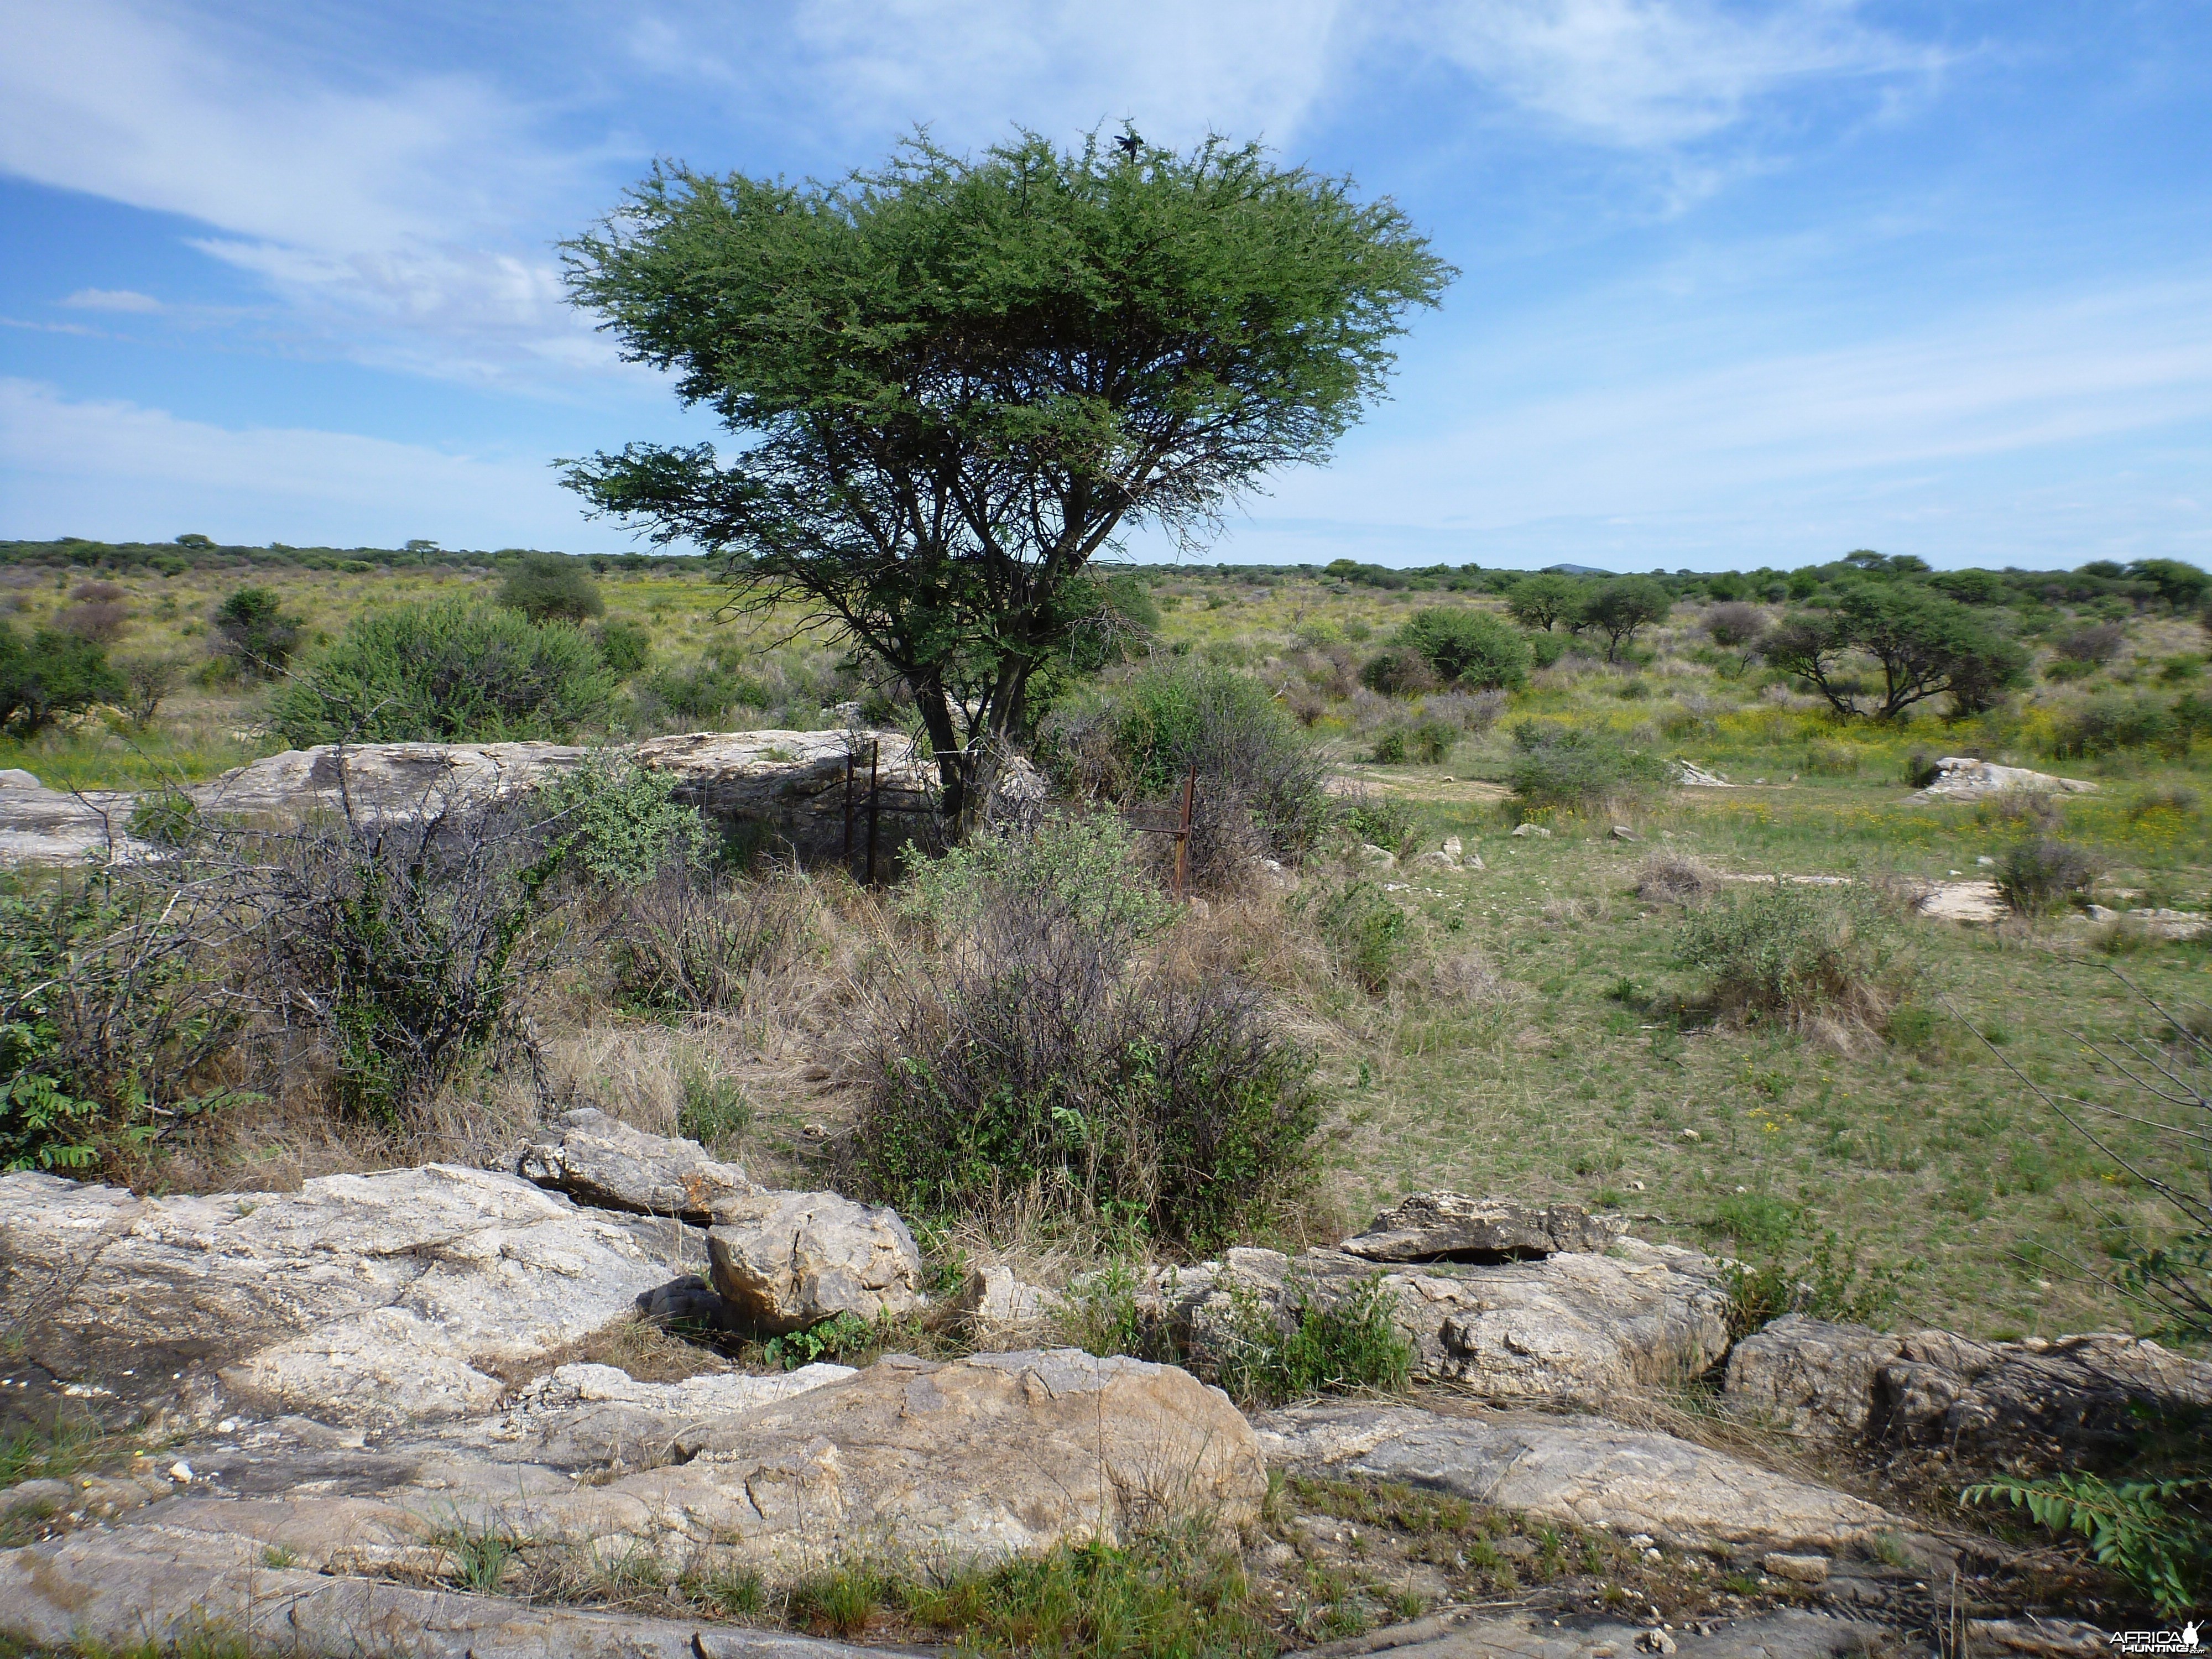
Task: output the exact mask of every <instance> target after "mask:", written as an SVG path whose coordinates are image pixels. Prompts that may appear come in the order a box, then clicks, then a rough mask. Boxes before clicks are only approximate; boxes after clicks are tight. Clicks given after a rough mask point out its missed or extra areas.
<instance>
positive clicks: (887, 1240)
mask: <svg viewBox="0 0 2212 1659" xmlns="http://www.w3.org/2000/svg"><path fill="white" fill-rule="evenodd" d="M707 1251H708V1255H709V1257H710V1258H711V1259H712V1261H713V1262H714V1289H715V1290H716V1291H719V1292H720V1295H721V1297H722V1299H723V1300H724V1301H725V1302H726V1303H728V1304H730V1306H731V1307H732V1309H733V1310H735V1311H736V1313H737V1315H738V1318H739V1319H740V1320H742V1321H744V1322H745V1323H746V1324H747V1325H749V1326H750V1328H753V1329H755V1330H757V1331H761V1332H764V1333H767V1334H780V1333H782V1332H787V1331H796V1330H800V1329H803V1328H805V1327H806V1326H809V1325H811V1324H813V1323H814V1322H816V1321H817V1320H823V1319H828V1318H829V1317H831V1316H834V1315H836V1314H842V1313H849V1314H856V1315H858V1316H860V1317H861V1318H863V1319H867V1320H874V1319H877V1318H879V1317H882V1316H886V1315H890V1316H896V1315H899V1314H902V1313H908V1312H911V1311H912V1310H915V1309H916V1308H920V1307H922V1306H924V1305H925V1304H926V1303H927V1297H924V1296H923V1294H922V1291H921V1253H920V1252H919V1251H918V1250H916V1249H915V1247H914V1237H913V1236H912V1235H911V1234H909V1233H908V1231H907V1230H906V1224H905V1223H904V1222H902V1221H901V1220H900V1219H899V1218H898V1212H896V1210H893V1209H890V1207H888V1206H885V1207H883V1208H872V1207H871V1206H868V1205H866V1204H856V1203H854V1201H853V1200H850V1199H848V1198H840V1197H839V1196H838V1195H837V1194H835V1193H754V1194H750V1195H748V1196H745V1197H742V1198H736V1199H732V1200H729V1201H727V1202H726V1204H724V1206H722V1207H721V1208H720V1210H719V1211H717V1212H716V1214H715V1225H714V1227H713V1228H711V1229H710V1230H709V1231H708V1234H707Z"/></svg>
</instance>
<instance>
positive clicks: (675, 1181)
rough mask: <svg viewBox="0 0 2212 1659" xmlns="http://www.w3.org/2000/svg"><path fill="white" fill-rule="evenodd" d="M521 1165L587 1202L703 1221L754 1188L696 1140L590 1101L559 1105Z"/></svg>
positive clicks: (528, 1176) (527, 1174) (525, 1172)
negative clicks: (654, 1129) (631, 1120)
mask: <svg viewBox="0 0 2212 1659" xmlns="http://www.w3.org/2000/svg"><path fill="white" fill-rule="evenodd" d="M519 1173H520V1175H521V1176H522V1177H523V1178H524V1179H525V1180H526V1181H534V1182H537V1183H538V1185H539V1186H541V1187H556V1188H560V1189H561V1190H562V1192H565V1193H569V1194H573V1195H574V1196H575V1197H576V1198H577V1199H579V1200H581V1201H582V1202H584V1203H586V1204H592V1205H599V1206H613V1207H615V1208H617V1209H624V1210H637V1211H642V1212H645V1213H647V1214H648V1215H673V1216H678V1217H681V1218H683V1219H684V1220H686V1221H690V1222H696V1223H697V1224H698V1225H702V1226H703V1225H706V1224H707V1223H708V1222H709V1221H711V1220H712V1219H713V1218H714V1213H715V1211H716V1210H717V1209H718V1208H719V1207H720V1206H721V1205H723V1204H725V1203H726V1202H728V1201H729V1200H733V1199H739V1198H746V1197H750V1195H752V1194H755V1193H757V1192H759V1191H760V1187H759V1186H758V1184H757V1183H756V1182H751V1181H749V1180H747V1179H746V1178H745V1172H744V1170H741V1169H739V1168H738V1166H737V1165H736V1164H723V1163H720V1162H719V1161H717V1160H716V1159H714V1158H709V1157H708V1156H707V1153H706V1149H705V1148H703V1147H702V1146H700V1145H699V1143H698V1142H697V1141H696V1140H684V1139H677V1138H675V1137H672V1136H669V1135H649V1134H647V1133H644V1132H643V1131H641V1130H639V1129H635V1128H633V1127H631V1126H630V1125H629V1124H627V1123H624V1122H623V1121H622V1120H620V1119H619V1118H614V1117H610V1116H608V1115H607V1114H606V1113H605V1112H603V1111H600V1110H599V1109H598V1108H596V1107H592V1106H584V1107H579V1108H578V1109H575V1110H574V1111H570V1112H564V1113H562V1115H561V1117H560V1119H559V1120H558V1121H557V1122H556V1123H555V1124H554V1125H553V1127H552V1128H551V1129H550V1131H549V1132H548V1133H547V1134H546V1136H545V1138H544V1139H541V1140H538V1141H537V1142H534V1143H533V1144H532V1146H529V1147H528V1148H527V1149H526V1151H525V1152H523V1154H522V1160H521V1164H520V1167H519Z"/></svg>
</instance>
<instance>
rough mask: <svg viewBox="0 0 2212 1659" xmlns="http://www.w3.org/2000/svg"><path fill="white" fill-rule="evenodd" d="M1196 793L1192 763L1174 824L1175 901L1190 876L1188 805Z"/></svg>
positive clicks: (1194, 766) (1196, 772) (1183, 784)
mask: <svg viewBox="0 0 2212 1659" xmlns="http://www.w3.org/2000/svg"><path fill="white" fill-rule="evenodd" d="M1197 794H1198V767H1197V764H1196V763H1193V764H1192V766H1191V769H1190V775H1189V776H1188V777H1187V778H1185V779H1184V780H1183V781H1182V821H1181V822H1180V823H1177V824H1176V850H1175V902H1176V903H1177V904H1181V903H1182V894H1183V885H1184V884H1185V883H1186V882H1187V881H1188V879H1189V878H1190V806H1191V802H1192V801H1193V800H1194V799H1195V798H1196V797H1197Z"/></svg>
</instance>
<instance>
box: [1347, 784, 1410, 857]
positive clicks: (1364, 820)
mask: <svg viewBox="0 0 2212 1659" xmlns="http://www.w3.org/2000/svg"><path fill="white" fill-rule="evenodd" d="M1343 813H1344V829H1345V833H1346V835H1348V836H1351V837H1352V839H1353V840H1354V841H1359V842H1367V843H1368V844H1369V845H1370V846H1375V847H1380V848H1383V849H1384V850H1386V851H1388V852H1392V853H1395V852H1398V851H1400V850H1401V849H1402V848H1404V847H1405V846H1406V844H1407V842H1410V841H1412V840H1413V835H1414V831H1415V830H1416V829H1418V828H1419V825H1418V823H1416V821H1415V819H1414V817H1413V808H1412V807H1410V806H1408V805H1407V804H1406V803H1405V802H1404V801H1402V800H1401V799H1398V798H1397V797H1396V796H1395V795H1376V794H1368V793H1364V792H1362V793H1359V794H1357V795H1352V796H1349V797H1347V798H1346V801H1345V804H1344V808H1343Z"/></svg>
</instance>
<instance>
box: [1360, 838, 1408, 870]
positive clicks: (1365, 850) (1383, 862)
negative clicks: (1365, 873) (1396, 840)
mask: <svg viewBox="0 0 2212 1659" xmlns="http://www.w3.org/2000/svg"><path fill="white" fill-rule="evenodd" d="M1359 861H1360V862H1361V863H1362V864H1364V865H1365V866H1367V867H1368V868H1369V869H1370V870H1395V869H1396V868H1397V867H1398V855H1397V854H1395V853H1394V852H1392V851H1391V850H1390V849H1389V848H1387V847H1377V846H1376V844H1375V843H1374V842H1371V841H1364V842H1360V843H1359Z"/></svg>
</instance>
